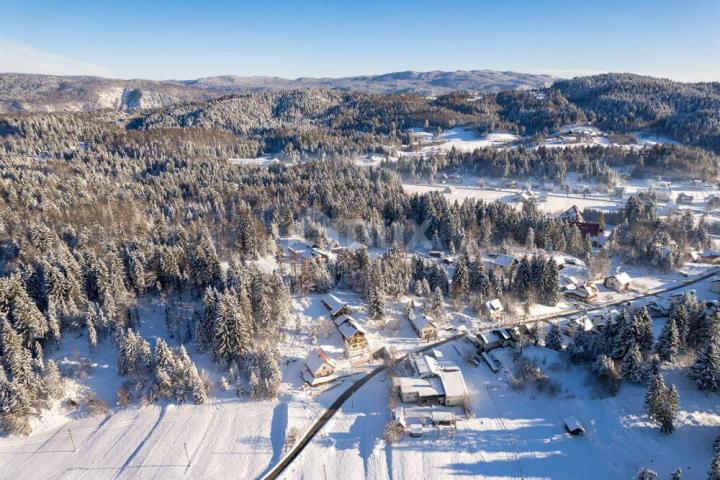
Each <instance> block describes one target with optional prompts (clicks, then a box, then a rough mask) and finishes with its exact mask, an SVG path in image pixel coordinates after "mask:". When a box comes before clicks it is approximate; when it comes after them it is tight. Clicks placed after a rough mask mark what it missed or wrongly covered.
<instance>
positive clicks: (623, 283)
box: [604, 272, 630, 292]
mask: <svg viewBox="0 0 720 480" xmlns="http://www.w3.org/2000/svg"><path fill="white" fill-rule="evenodd" d="M604 284H605V287H607V288H609V289H611V290H615V291H616V292H624V291H626V290H628V289H629V288H630V275H628V274H627V273H626V272H620V273H616V274H615V275H611V276H609V277H607V278H606V279H605V282H604Z"/></svg>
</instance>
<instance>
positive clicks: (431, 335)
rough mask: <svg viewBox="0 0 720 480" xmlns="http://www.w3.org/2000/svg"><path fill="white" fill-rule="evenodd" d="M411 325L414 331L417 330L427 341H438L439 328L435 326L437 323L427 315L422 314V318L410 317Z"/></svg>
mask: <svg viewBox="0 0 720 480" xmlns="http://www.w3.org/2000/svg"><path fill="white" fill-rule="evenodd" d="M409 320H410V323H411V324H412V326H413V329H415V332H417V334H418V336H419V337H420V338H421V339H423V340H425V341H428V342H429V341H430V340H437V338H438V328H437V325H436V324H435V321H434V320H433V319H432V318H431V317H430V316H429V315H426V314H424V313H423V314H421V315H420V316H417V317H416V316H415V315H410V318H409Z"/></svg>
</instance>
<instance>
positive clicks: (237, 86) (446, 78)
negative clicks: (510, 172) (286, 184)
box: [0, 70, 555, 113]
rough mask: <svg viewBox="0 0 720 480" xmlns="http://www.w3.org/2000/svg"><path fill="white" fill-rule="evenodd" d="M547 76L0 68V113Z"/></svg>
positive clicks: (533, 81) (438, 89)
mask: <svg viewBox="0 0 720 480" xmlns="http://www.w3.org/2000/svg"><path fill="white" fill-rule="evenodd" d="M554 80H555V78H554V77H551V76H549V75H534V74H528V73H517V72H500V71H494V70H471V71H464V70H458V71H454V72H444V71H431V72H414V71H405V72H394V73H387V74H382V75H363V76H356V77H342V78H310V77H301V78H297V79H286V78H280V77H263V76H255V77H240V76H233V75H226V76H217V77H206V78H199V79H195V80H165V81H154V80H141V79H138V80H117V79H108V78H101V77H85V76H55V75H34V74H18V73H0V113H17V112H38V111H39V112H43V111H46V112H51V111H94V110H102V109H115V110H122V111H137V110H146V109H152V108H159V107H164V106H168V105H173V104H176V103H181V102H188V101H203V100H209V99H212V98H217V97H220V96H223V95H230V94H238V93H257V92H268V91H277V90H294V89H307V88H326V89H331V90H340V91H361V92H368V93H379V94H402V93H415V94H419V95H442V94H446V93H450V92H452V91H456V90H465V91H470V92H477V93H496V92H499V91H503V90H515V89H534V88H542V87H546V86H549V85H550V84H551V83H552V82H553V81H554Z"/></svg>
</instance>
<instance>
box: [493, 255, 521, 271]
mask: <svg viewBox="0 0 720 480" xmlns="http://www.w3.org/2000/svg"><path fill="white" fill-rule="evenodd" d="M517 263H518V259H517V258H516V257H513V256H511V255H505V254H502V253H499V254H497V255H494V256H493V255H491V256H490V258H489V259H488V261H487V264H488V267H489V268H494V267H496V268H500V269H501V270H505V271H509V270H510V269H511V268H512V267H514V266H515V265H516V264H517Z"/></svg>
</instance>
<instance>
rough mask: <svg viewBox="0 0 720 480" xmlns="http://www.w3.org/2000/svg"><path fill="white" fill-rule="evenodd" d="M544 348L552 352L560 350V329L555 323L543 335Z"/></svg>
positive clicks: (561, 344)
mask: <svg viewBox="0 0 720 480" xmlns="http://www.w3.org/2000/svg"><path fill="white" fill-rule="evenodd" d="M545 346H546V347H547V348H550V349H552V350H557V351H560V350H562V346H563V343H562V335H561V333H560V327H558V325H557V324H556V323H553V324H552V326H551V327H550V330H549V331H548V333H547V334H546V335H545Z"/></svg>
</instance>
